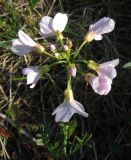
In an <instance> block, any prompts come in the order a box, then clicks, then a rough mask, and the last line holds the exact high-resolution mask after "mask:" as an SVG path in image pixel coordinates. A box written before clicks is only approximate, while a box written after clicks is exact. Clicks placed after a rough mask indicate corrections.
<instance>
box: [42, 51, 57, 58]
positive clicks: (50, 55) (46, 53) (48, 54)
mask: <svg viewBox="0 0 131 160" xmlns="http://www.w3.org/2000/svg"><path fill="white" fill-rule="evenodd" d="M43 54H45V55H47V56H49V57H51V58H55V56H53V55H52V54H50V53H48V52H46V51H43Z"/></svg>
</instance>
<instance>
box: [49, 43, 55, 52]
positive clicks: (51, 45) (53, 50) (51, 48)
mask: <svg viewBox="0 0 131 160" xmlns="http://www.w3.org/2000/svg"><path fill="white" fill-rule="evenodd" d="M50 51H52V52H55V51H56V47H55V45H54V44H50Z"/></svg>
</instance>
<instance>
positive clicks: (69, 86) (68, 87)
mask: <svg viewBox="0 0 131 160" xmlns="http://www.w3.org/2000/svg"><path fill="white" fill-rule="evenodd" d="M67 78H68V79H67V91H69V90H71V75H70V74H68V75H67Z"/></svg>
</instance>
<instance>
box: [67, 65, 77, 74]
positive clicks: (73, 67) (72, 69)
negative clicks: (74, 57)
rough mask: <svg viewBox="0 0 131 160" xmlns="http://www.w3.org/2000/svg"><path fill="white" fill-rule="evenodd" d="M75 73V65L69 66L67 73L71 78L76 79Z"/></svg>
mask: <svg viewBox="0 0 131 160" xmlns="http://www.w3.org/2000/svg"><path fill="white" fill-rule="evenodd" d="M76 72H77V69H76V66H75V64H72V65H71V66H69V68H68V73H69V74H70V75H71V76H72V77H76Z"/></svg>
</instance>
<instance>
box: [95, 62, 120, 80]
mask: <svg viewBox="0 0 131 160" xmlns="http://www.w3.org/2000/svg"><path fill="white" fill-rule="evenodd" d="M118 64H119V59H115V60H112V61H108V62H105V63H101V64H100V66H99V68H98V70H97V73H98V75H99V76H106V77H108V78H110V79H111V80H112V79H113V78H115V77H116V75H117V72H116V69H115V67H116V66H117V65H118Z"/></svg>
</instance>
